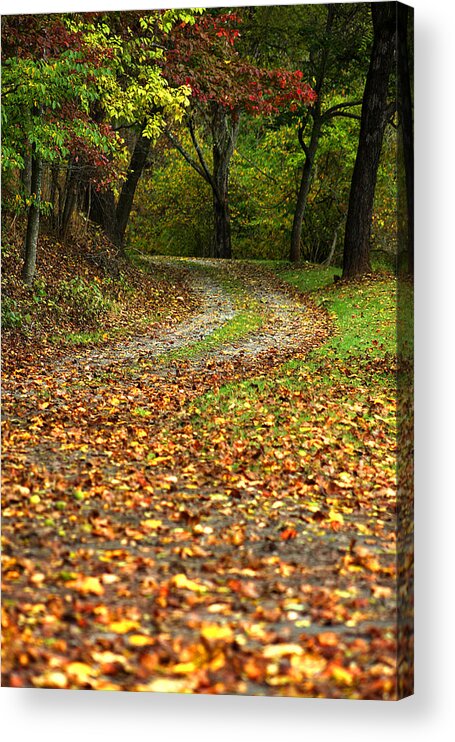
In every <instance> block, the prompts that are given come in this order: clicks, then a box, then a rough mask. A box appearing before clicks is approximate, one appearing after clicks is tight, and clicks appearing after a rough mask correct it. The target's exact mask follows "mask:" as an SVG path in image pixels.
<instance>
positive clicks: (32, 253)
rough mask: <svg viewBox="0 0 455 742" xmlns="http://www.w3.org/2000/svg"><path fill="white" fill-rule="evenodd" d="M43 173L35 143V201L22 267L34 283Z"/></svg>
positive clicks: (32, 184) (32, 189) (27, 279)
mask: <svg viewBox="0 0 455 742" xmlns="http://www.w3.org/2000/svg"><path fill="white" fill-rule="evenodd" d="M42 175H43V163H42V160H41V157H40V156H39V155H38V154H37V152H36V147H35V145H33V147H32V156H31V179H30V193H31V196H32V199H33V202H32V203H31V205H30V208H29V210H28V219H27V232H26V235H25V245H24V254H25V255H24V266H23V268H22V278H23V280H24V281H25V283H27V284H30V283H32V281H33V278H34V276H35V271H36V251H37V246H38V233H39V218H40V201H41V180H42Z"/></svg>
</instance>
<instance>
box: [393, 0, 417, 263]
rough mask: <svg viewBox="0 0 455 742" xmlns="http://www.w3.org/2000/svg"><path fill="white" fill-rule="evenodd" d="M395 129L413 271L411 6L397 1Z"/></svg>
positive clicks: (406, 236) (407, 247)
mask: <svg viewBox="0 0 455 742" xmlns="http://www.w3.org/2000/svg"><path fill="white" fill-rule="evenodd" d="M397 13H398V24H397V26H398V65H397V73H398V74H397V83H398V84H397V87H398V132H399V137H400V138H399V167H400V166H404V182H405V189H404V190H405V194H406V195H405V200H406V208H405V209H404V210H403V211H404V212H405V216H404V219H403V222H404V227H405V229H404V231H405V233H406V235H405V240H404V241H405V243H406V245H405V247H406V252H407V263H408V271H409V273H410V274H413V273H414V143H413V140H414V134H413V116H412V94H411V75H410V69H409V66H410V65H409V49H408V38H407V37H408V18H409V14H410V13H412V9H411V8H409V7H407V6H406V5H402V4H401V3H398V6H397Z"/></svg>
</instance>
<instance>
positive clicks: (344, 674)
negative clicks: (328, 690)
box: [332, 665, 354, 685]
mask: <svg viewBox="0 0 455 742" xmlns="http://www.w3.org/2000/svg"><path fill="white" fill-rule="evenodd" d="M332 678H333V679H334V681H335V682H336V683H338V684H339V685H352V681H353V680H354V676H353V674H352V672H349V670H346V669H345V668H344V667H340V666H338V665H335V667H333V668H332Z"/></svg>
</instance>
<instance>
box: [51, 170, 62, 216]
mask: <svg viewBox="0 0 455 742" xmlns="http://www.w3.org/2000/svg"><path fill="white" fill-rule="evenodd" d="M58 176H59V168H58V164H54V165H52V166H51V189H50V202H51V204H52V212H51V217H50V223H51V228H52V229H57V228H58V224H59V222H60V186H59V182H58ZM57 199H58V202H57Z"/></svg>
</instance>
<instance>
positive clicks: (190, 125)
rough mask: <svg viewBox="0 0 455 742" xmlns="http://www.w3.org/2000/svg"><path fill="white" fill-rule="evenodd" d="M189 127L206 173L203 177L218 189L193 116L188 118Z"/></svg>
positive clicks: (214, 188)
mask: <svg viewBox="0 0 455 742" xmlns="http://www.w3.org/2000/svg"><path fill="white" fill-rule="evenodd" d="M188 129H189V131H190V135H191V141H192V142H193V146H194V149H195V150H196V153H197V156H198V158H199V162H200V163H201V167H202V169H203V171H204V173H205V175H204V176H203V177H204V178H205V179H206V181H207V183H210V185H211V186H212V188H213V190H214V191H216V186H215V181H214V180H213V177H212V173H211V172H210V170H209V168H208V165H207V162H206V160H205V157H204V153H203V152H202V150H201V148H200V146H199V142H198V141H197V138H196V132H195V131H194V126H193V122H192V120H191V118H188Z"/></svg>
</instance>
